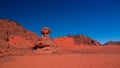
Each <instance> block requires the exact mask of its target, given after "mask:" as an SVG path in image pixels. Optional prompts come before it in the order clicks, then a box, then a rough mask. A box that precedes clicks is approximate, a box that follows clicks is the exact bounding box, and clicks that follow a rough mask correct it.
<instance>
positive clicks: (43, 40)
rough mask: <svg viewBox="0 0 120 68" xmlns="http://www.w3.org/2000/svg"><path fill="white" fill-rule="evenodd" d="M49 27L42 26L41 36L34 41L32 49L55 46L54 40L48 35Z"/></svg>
mask: <svg viewBox="0 0 120 68" xmlns="http://www.w3.org/2000/svg"><path fill="white" fill-rule="evenodd" d="M50 33H51V29H50V28H49V27H43V28H42V29H41V34H42V36H41V37H40V38H39V39H38V40H37V41H36V43H35V46H34V47H33V49H37V48H44V47H48V46H49V47H55V43H54V41H53V40H52V39H51V38H50V37H49V34H50Z"/></svg>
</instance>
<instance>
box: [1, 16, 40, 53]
mask: <svg viewBox="0 0 120 68" xmlns="http://www.w3.org/2000/svg"><path fill="white" fill-rule="evenodd" d="M37 39H39V36H37V35H36V34H35V33H33V32H30V31H29V30H26V29H25V28H24V27H22V26H21V25H20V24H18V23H16V22H15V21H13V20H10V19H3V18H1V19H0V55H3V54H4V55H8V54H11V53H13V51H14V49H16V48H29V47H33V46H34V44H33V43H34V42H35V41H36V40H37ZM14 52H16V51H14Z"/></svg>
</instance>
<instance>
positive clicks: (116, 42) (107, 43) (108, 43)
mask: <svg viewBox="0 0 120 68" xmlns="http://www.w3.org/2000/svg"><path fill="white" fill-rule="evenodd" d="M104 45H120V41H108V42H106V43H105V44H104Z"/></svg>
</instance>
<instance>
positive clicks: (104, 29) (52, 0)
mask: <svg viewBox="0 0 120 68" xmlns="http://www.w3.org/2000/svg"><path fill="white" fill-rule="evenodd" d="M0 18H9V19H13V20H15V21H17V22H18V23H20V24H21V25H23V26H24V27H25V28H26V29H28V30H31V31H33V32H36V33H37V34H38V35H40V28H41V27H43V26H48V27H50V28H51V29H52V33H51V36H52V37H57V36H63V35H67V34H84V35H87V36H90V37H92V38H93V39H96V40H98V41H100V42H101V43H104V42H106V41H110V40H113V41H117V40H120V0H1V1H0Z"/></svg>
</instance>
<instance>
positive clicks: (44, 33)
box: [41, 27, 51, 37]
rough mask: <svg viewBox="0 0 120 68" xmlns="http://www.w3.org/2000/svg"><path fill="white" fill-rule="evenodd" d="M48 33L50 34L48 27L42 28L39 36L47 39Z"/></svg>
mask: <svg viewBox="0 0 120 68" xmlns="http://www.w3.org/2000/svg"><path fill="white" fill-rule="evenodd" d="M50 33H51V29H50V28H49V27H43V28H42V29H41V34H42V35H43V36H45V37H49V34H50Z"/></svg>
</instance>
